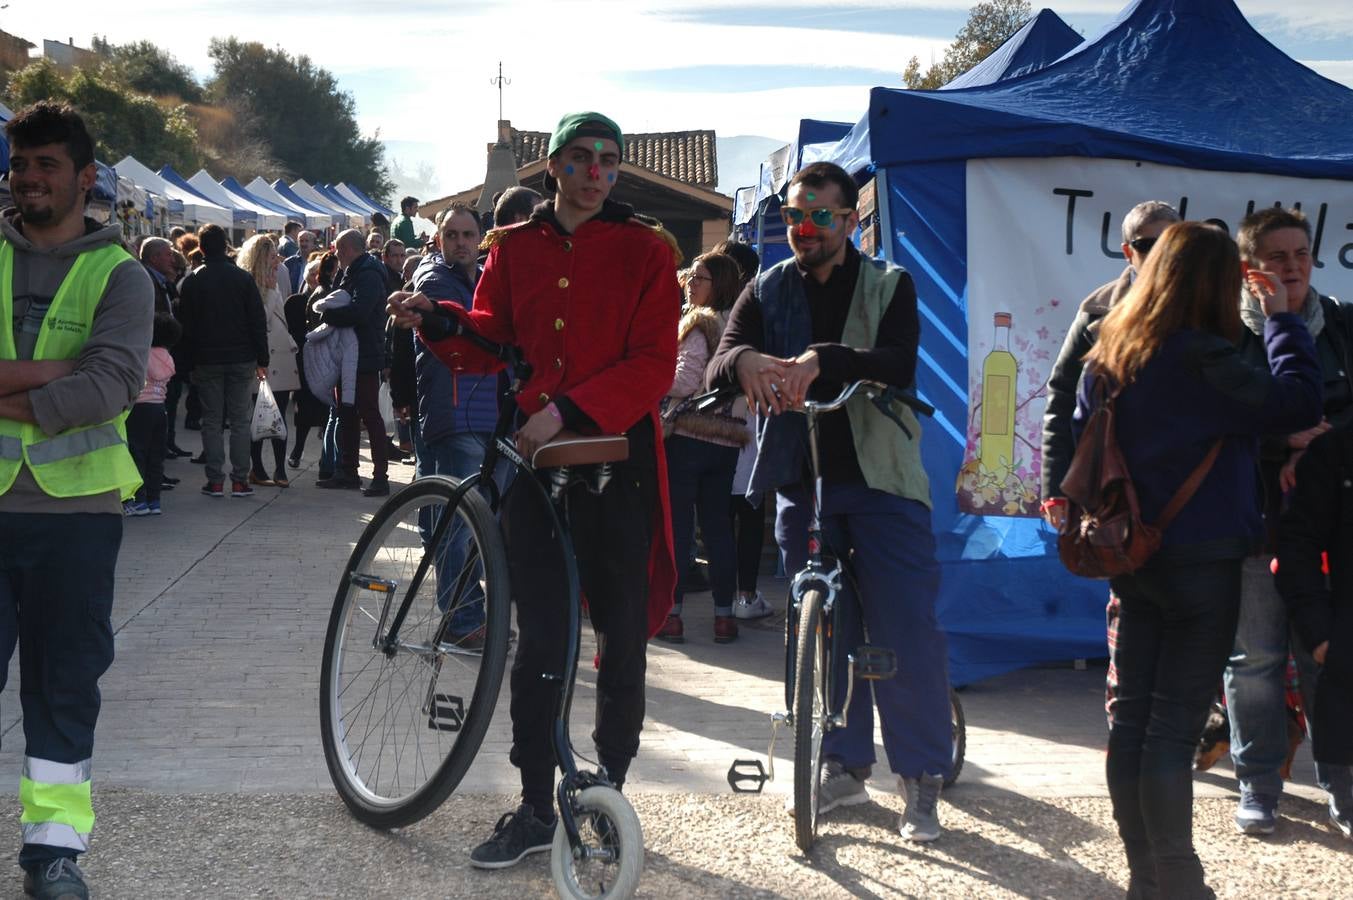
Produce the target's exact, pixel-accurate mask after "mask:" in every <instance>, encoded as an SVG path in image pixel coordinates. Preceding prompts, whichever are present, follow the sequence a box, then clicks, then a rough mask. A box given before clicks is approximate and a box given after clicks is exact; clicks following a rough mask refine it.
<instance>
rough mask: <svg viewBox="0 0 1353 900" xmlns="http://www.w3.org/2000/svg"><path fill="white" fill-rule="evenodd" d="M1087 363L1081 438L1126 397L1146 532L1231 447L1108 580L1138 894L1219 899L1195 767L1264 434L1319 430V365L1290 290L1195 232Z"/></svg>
mask: <svg viewBox="0 0 1353 900" xmlns="http://www.w3.org/2000/svg"><path fill="white" fill-rule="evenodd" d="M1242 279H1243V280H1244V281H1245V282H1246V283H1247V284H1248V285H1249V287H1250V289H1251V291H1252V292H1254V293H1256V294H1257V295H1259V296H1260V297H1261V298H1262V303H1263V307H1264V313H1265V315H1266V316H1267V322H1266V324H1265V326H1264V336H1265V344H1266V347H1267V352H1268V363H1269V371H1267V372H1265V371H1263V370H1260V369H1255V368H1252V367H1250V366H1249V365H1248V364H1246V363H1245V362H1244V361H1243V360H1242V359H1241V358H1240V356H1239V354H1238V353H1237V351H1236V346H1235V343H1234V341H1235V340H1236V338H1237V337H1238V336H1239V334H1240V328H1241V322H1240V312H1239V297H1240V287H1241V282H1242ZM1085 361H1086V369H1085V377H1084V380H1083V382H1082V384H1081V390H1080V397H1079V400H1078V405H1077V408H1076V414H1075V419H1074V422H1073V432H1074V434H1075V436H1076V438H1077V439H1078V440H1079V438H1080V434H1081V430H1082V428H1083V426H1084V424H1085V421H1086V419H1087V418H1088V417H1089V415H1090V413H1091V412H1092V411H1093V408H1094V406H1095V404H1096V403H1097V402H1098V398H1100V397H1101V396H1112V395H1114V393H1115V391H1116V392H1117V394H1116V398H1115V399H1114V414H1115V419H1116V432H1115V434H1116V437H1117V441H1118V445H1119V448H1120V449H1121V450H1122V452H1123V456H1124V459H1125V460H1126V463H1127V467H1128V471H1129V472H1130V473H1131V475H1132V481H1133V484H1134V485H1135V486H1136V489H1137V495H1138V500H1139V502H1140V505H1141V519H1142V521H1143V522H1147V523H1153V522H1155V521H1156V520H1157V519H1159V518H1160V515H1161V511H1162V510H1163V509H1164V507H1165V506H1166V505H1167V504H1168V503H1169V501H1170V499H1171V498H1172V497H1173V496H1174V494H1175V492H1176V491H1177V490H1178V489H1179V487H1180V485H1182V484H1183V483H1184V481H1185V480H1186V479H1187V478H1188V476H1189V475H1190V473H1192V472H1193V470H1194V469H1195V468H1196V467H1198V465H1199V463H1200V462H1202V461H1203V459H1204V458H1205V457H1206V456H1207V455H1208V454H1209V452H1210V450H1211V449H1212V447H1213V445H1214V444H1218V443H1220V448H1219V451H1218V453H1217V455H1216V458H1215V461H1214V462H1213V464H1212V466H1211V468H1210V469H1208V470H1207V474H1206V476H1205V477H1204V479H1203V481H1202V483H1201V485H1200V486H1199V487H1198V489H1197V491H1196V492H1195V493H1194V494H1193V496H1192V498H1191V499H1190V500H1189V501H1188V502H1187V503H1186V504H1185V505H1184V507H1183V509H1182V510H1181V511H1180V512H1179V514H1178V515H1177V516H1176V517H1175V518H1174V520H1173V522H1172V523H1170V525H1169V527H1167V528H1166V529H1165V531H1164V535H1163V539H1162V542H1161V548H1160V550H1159V551H1158V552H1157V553H1156V554H1155V555H1154V556H1153V557H1151V559H1150V560H1148V561H1147V563H1146V564H1145V565H1144V566H1143V567H1142V568H1140V569H1138V570H1137V571H1136V572H1133V573H1132V574H1130V575H1123V576H1119V577H1117V578H1113V579H1111V581H1110V584H1111V586H1112V588H1113V591H1114V593H1115V594H1116V595H1117V596H1118V597H1120V598H1121V599H1122V613H1121V617H1120V619H1119V623H1118V639H1117V643H1116V645H1115V646H1114V647H1112V648H1110V653H1111V656H1112V664H1113V666H1114V668H1115V669H1116V671H1117V673H1118V698H1117V704H1116V705H1115V707H1114V710H1113V720H1112V723H1111V725H1110V731H1109V753H1108V763H1107V767H1106V774H1107V778H1108V785H1109V795H1110V797H1111V798H1112V800H1113V810H1114V819H1115V820H1116V821H1117V822H1118V833H1119V836H1120V837H1121V838H1122V841H1123V846H1124V850H1125V851H1126V854H1127V860H1128V867H1129V870H1130V881H1129V885H1128V896H1129V897H1148V896H1150V897H1156V896H1160V897H1170V898H1174V897H1188V898H1192V897H1211V896H1213V894H1212V892H1211V890H1210V889H1209V888H1208V887H1207V885H1206V883H1205V882H1204V879H1203V867H1202V864H1201V863H1200V862H1199V860H1198V856H1197V854H1196V853H1195V852H1194V850H1193V822H1192V817H1193V781H1192V771H1191V767H1192V760H1193V749H1194V745H1195V744H1196V743H1197V741H1198V735H1199V734H1200V733H1201V732H1202V729H1203V724H1204V721H1205V720H1206V718H1207V713H1208V709H1209V707H1210V705H1211V702H1212V698H1213V697H1214V696H1215V694H1216V691H1217V684H1218V682H1219V681H1220V679H1221V673H1222V669H1223V668H1224V667H1225V665H1226V660H1227V657H1228V655H1229V654H1230V652H1231V645H1232V643H1233V641H1234V639H1235V630H1236V620H1237V616H1238V613H1239V598H1240V573H1241V563H1242V560H1243V559H1244V557H1245V556H1246V554H1247V553H1248V552H1249V551H1250V549H1251V547H1253V546H1254V545H1255V544H1256V542H1257V541H1258V540H1259V538H1260V536H1261V533H1262V523H1261V520H1260V513H1259V503H1258V491H1257V488H1258V485H1257V483H1256V476H1255V457H1256V452H1257V437H1258V435H1260V434H1264V433H1268V432H1278V433H1284V434H1286V433H1290V432H1294V431H1300V430H1301V429H1303V428H1308V427H1310V426H1311V425H1313V424H1315V423H1316V422H1318V421H1319V420H1320V414H1321V406H1320V395H1321V375H1320V367H1319V364H1318V362H1317V360H1316V357H1315V349H1314V344H1313V343H1312V340H1311V336H1310V334H1309V333H1308V332H1307V330H1306V326H1305V325H1304V324H1303V322H1302V319H1301V317H1300V316H1297V315H1294V314H1292V313H1290V312H1288V311H1287V294H1286V290H1285V288H1284V287H1283V284H1282V282H1281V280H1279V279H1278V278H1277V277H1276V276H1275V275H1274V274H1273V273H1271V272H1265V271H1262V270H1259V269H1249V268H1245V269H1243V270H1242V266H1241V262H1240V256H1239V253H1238V251H1237V249H1236V245H1235V242H1234V241H1232V240H1231V238H1230V236H1229V235H1227V234H1226V232H1224V231H1222V230H1221V229H1219V228H1216V227H1214V226H1212V225H1206V224H1202V223H1198V222H1181V223H1179V224H1177V225H1173V226H1171V227H1170V228H1168V229H1167V230H1166V231H1165V233H1164V234H1163V235H1161V238H1160V240H1159V241H1158V242H1157V244H1156V246H1155V248H1154V250H1153V251H1152V253H1151V255H1150V257H1148V258H1147V261H1146V264H1145V265H1144V266H1143V267H1142V270H1141V272H1140V274H1139V275H1138V278H1137V281H1136V283H1135V284H1134V285H1133V287H1132V289H1131V290H1130V291H1129V293H1128V294H1127V295H1126V296H1125V297H1124V298H1123V300H1122V301H1120V302H1119V303H1118V304H1117V305H1116V306H1115V307H1114V308H1113V310H1112V311H1111V312H1110V313H1109V314H1108V315H1107V316H1105V317H1104V320H1103V325H1102V327H1101V329H1100V334H1099V336H1098V338H1097V340H1096V342H1095V346H1094V348H1093V349H1091V351H1090V352H1089V353H1088V354H1086V357H1085Z"/></svg>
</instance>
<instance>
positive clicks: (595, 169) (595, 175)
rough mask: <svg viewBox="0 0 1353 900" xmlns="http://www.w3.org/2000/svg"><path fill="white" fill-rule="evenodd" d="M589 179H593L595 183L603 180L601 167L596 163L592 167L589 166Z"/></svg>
mask: <svg viewBox="0 0 1353 900" xmlns="http://www.w3.org/2000/svg"><path fill="white" fill-rule="evenodd" d="M587 177H588V178H591V179H592V180H593V181H597V180H599V179H600V178H601V166H599V165H597V164H596V163H592V165H590V166H588V167H587Z"/></svg>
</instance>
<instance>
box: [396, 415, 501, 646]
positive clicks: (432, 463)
mask: <svg viewBox="0 0 1353 900" xmlns="http://www.w3.org/2000/svg"><path fill="white" fill-rule="evenodd" d="M492 437H493V436H492V435H489V434H480V433H478V432H460V433H454V434H448V435H445V436H444V437H440V438H436V439H435V440H431V441H425V440H423V435H422V432H421V431H420V430H419V429H418V428H417V427H415V428H414V429H413V441H414V457H415V459H416V462H415V463H414V477H415V478H426V477H427V476H429V475H445V476H447V477H449V478H456V479H461V478H468V477H470V476H471V475H473V474H474V473H476V472H478V471H479V467H480V466H481V465H483V463H484V447H485V445H486V444H488V442H489V441H490V440H491V439H492ZM506 471H507V466H503V467H501V468H500V469H499V478H498V482H499V487H500V488H501V487H502V486H503V475H504V474H505V473H506ZM435 524H436V523H435V521H434V519H433V516H432V509H431V508H430V507H423V509H422V510H421V511H420V512H419V518H418V528H419V531H420V532H421V533H422V535H423V540H424V541H427V540H429V539H430V538H431V537H432V529H433V527H434V526H435ZM459 524H460V523H453V525H452V531H451V534H450V535H449V536H448V538H447V540H446V541H445V542H444V543H443V544H442V546H441V549H440V552H438V553H437V555H436V556H435V557H434V558H433V564H434V565H435V566H436V570H437V606H438V607H439V608H440V609H441V610H442V611H443V612H445V611H446V609H447V608H448V607H449V606H450V605H451V602H452V597H451V592H452V591H453V590H454V589H455V586H456V581H457V579H458V577H459V575H460V570H461V566H463V565H464V564H465V548H466V544H467V543H468V540H469V535H468V534H467V533H466V532H465V531H464V529H463V528H460V527H457V526H458V525H459ZM478 583H479V579H478V578H477V577H476V578H473V579H471V581H470V584H471V587H470V588H469V589H468V590H467V591H466V596H465V597H462V598H461V599H460V601H459V602H458V603H457V605H456V609H455V611H454V612H453V613H452V614H451V633H452V634H453V635H457V636H459V635H463V634H468V633H469V632H471V631H473V630H474V629H476V628H478V627H479V626H480V625H483V624H484V595H483V593H482V592H481V591H480V590H479V588H478Z"/></svg>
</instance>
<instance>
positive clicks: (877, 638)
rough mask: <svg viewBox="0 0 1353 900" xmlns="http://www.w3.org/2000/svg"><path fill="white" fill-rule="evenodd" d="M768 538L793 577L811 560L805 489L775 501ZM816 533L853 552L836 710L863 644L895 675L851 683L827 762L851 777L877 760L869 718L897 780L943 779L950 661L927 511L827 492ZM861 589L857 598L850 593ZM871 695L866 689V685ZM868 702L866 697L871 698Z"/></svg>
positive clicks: (867, 491) (873, 495)
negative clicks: (878, 726) (892, 663)
mask: <svg viewBox="0 0 1353 900" xmlns="http://www.w3.org/2000/svg"><path fill="white" fill-rule="evenodd" d="M776 500H777V505H776V516H775V539H776V541H777V542H778V543H779V545H780V550H781V551H782V552H783V553H784V556H785V569H786V571H788V572H790V573H791V574H792V573H794V572H797V571H798V570H799V569H801V568H803V565H804V562H805V560H806V559H807V555H808V518H809V498H808V496H807V492H806V491H805V490H804V489H803V488H799V487H794V488H790V489H787V490H781V491H780V492H779V493H778V494H777V495H776ZM822 503H823V513H822V532H823V538H824V540H825V541H826V542H827V545H828V546H829V547H830V548H831V550H832V552H834V553H835V554H836V555H837V556H838V557H840V558H842V559H844V558H845V557H846V554H847V553H848V552H852V551H853V565H852V568H853V572H854V578H853V579H852V578H849V577H847V578H843V579H842V586H843V588H844V590H843V591H842V593H841V594H838V595H837V598H836V602H837V603H839V604H842V605H841V607H840V608H841V632H840V635H839V639H840V646H841V647H842V648H843V651H844V652H841V653H838V654H837V656H836V658H835V664H836V669H835V671H836V697H835V701H836V703H838V704H840V703H842V702H843V701H844V700H845V692H846V666H848V665H849V662H848V660H847V658H846V657H847V655H848V654H849V653H850V652H851V651H852V650H853V649H854V648H855V647H857V646H859V645H861V644H864V643H865V630H866V629H867V630H868V634H869V642H870V643H871V644H873V645H874V646H878V647H886V648H888V649H890V650H892V651H893V652H894V653H895V654H897V675H896V676H895V677H893V678H888V679H885V680H883V681H875V682H867V681H866V682H856V684H855V696H854V698H853V699H852V701H851V704H850V708H849V709H848V710H847V711H846V712H847V716H846V719H847V722H846V724H847V727H846V728H838V729H835V730H833V731H829V732H828V733H827V736H826V738H825V739H824V740H823V742H822V752H823V754H824V755H828V756H834V757H837V758H839V759H840V760H841V762H842V763H843V764H844V765H845V766H846V767H847V768H851V769H855V768H864V767H866V766H869V765H872V764H873V762H874V710H873V705H874V703H873V702H871V700H872V701H874V702H877V704H878V710H879V718H880V719H881V720H882V723H883V749H884V751H885V752H886V753H887V755H888V764H889V766H890V767H891V768H892V770H893V771H894V772H896V773H897V774H898V775H901V776H903V777H904V778H919V777H920V776H921V775H945V776H948V774H949V770H950V768H951V767H952V765H953V729H952V725H951V721H950V712H949V656H948V649H947V642H946V641H945V638H944V632H943V631H941V630H940V626H939V622H938V620H937V619H936V617H935V598H936V596H937V595H938V594H939V588H940V567H939V563H938V562H936V560H935V536H934V534H933V532H932V531H931V530H930V510H929V509H927V508H926V506H925V505H924V504H922V503H918V502H917V501H915V500H907V499H904V498H902V497H896V496H893V495H892V494H887V493H884V492H883V491H877V490H874V489H872V488H869V487H866V486H865V485H864V483H863V482H854V483H847V484H829V485H827V486H826V488H825V489H824V490H823V497H822ZM855 586H858V588H859V594H858V595H857V594H856V591H855V590H854V587H855ZM871 683H872V685H873V690H872V691H871V690H870V689H869V686H870V684H871ZM871 694H872V698H871Z"/></svg>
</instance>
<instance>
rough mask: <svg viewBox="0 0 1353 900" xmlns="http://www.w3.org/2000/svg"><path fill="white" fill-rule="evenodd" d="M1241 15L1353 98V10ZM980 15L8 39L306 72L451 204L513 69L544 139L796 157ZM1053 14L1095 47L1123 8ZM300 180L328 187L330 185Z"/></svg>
mask: <svg viewBox="0 0 1353 900" xmlns="http://www.w3.org/2000/svg"><path fill="white" fill-rule="evenodd" d="M1038 5H1039V4H1038V3H1035V9H1037V8H1038ZM1238 5H1239V6H1240V8H1241V10H1242V11H1243V12H1244V13H1245V14H1246V16H1247V17H1248V18H1249V19H1250V22H1251V23H1252V24H1253V25H1254V26H1255V27H1256V28H1257V29H1258V30H1259V31H1260V32H1261V33H1262V34H1264V35H1265V36H1266V37H1267V38H1268V39H1269V40H1270V41H1272V42H1273V43H1274V44H1276V45H1277V46H1278V47H1280V48H1281V49H1282V50H1284V51H1285V52H1287V53H1288V54H1289V55H1291V56H1293V57H1294V58H1296V59H1299V60H1301V61H1303V62H1305V63H1307V64H1308V65H1311V66H1312V67H1313V68H1315V69H1316V70H1317V71H1319V72H1321V73H1322V74H1324V75H1326V76H1327V77H1330V78H1334V79H1335V80H1338V81H1341V82H1342V83H1344V84H1347V85H1349V86H1350V87H1353V2H1349V0H1239V3H1238ZM970 6H971V2H970V0H916V2H911V0H845V2H843V3H840V4H830V3H825V2H823V0H739V2H719V0H679V2H678V0H552V2H548V3H544V2H530V0H507V2H490V0H481V2H478V3H473V4H469V3H464V2H463V0H462V2H456V3H446V2H433V0H396V2H394V3H389V4H373V3H370V2H365V0H363V2H356V0H336V2H332V0H331V2H327V3H323V4H322V5H317V4H309V3H305V2H302V3H290V4H289V3H286V2H285V0H266V2H265V0H229V2H221V0H198V2H196V3H195V4H193V5H192V6H190V7H189V6H185V5H183V4H179V3H172V4H171V3H162V2H137V3H132V4H120V5H119V6H118V8H117V12H116V14H115V15H110V14H109V8H108V6H107V4H106V3H103V2H91V0H65V2H63V3H61V4H60V8H61V17H60V20H59V21H58V20H55V19H54V16H53V15H52V10H53V6H52V4H51V0H9V6H8V8H7V9H4V10H3V11H0V28H3V29H4V30H5V31H8V32H10V33H13V34H18V35H20V36H22V37H25V38H27V39H28V40H30V41H33V42H34V43H37V44H39V45H40V44H41V41H42V39H44V38H47V39H55V40H62V41H64V40H66V39H67V38H70V37H73V38H74V39H75V42H76V44H79V45H82V46H88V45H89V42H90V37H91V35H92V34H94V33H99V34H103V35H105V36H107V37H108V38H109V39H110V40H113V41H115V42H126V41H132V40H140V39H145V40H150V41H153V42H155V43H156V44H159V45H160V46H162V47H165V48H166V49H168V50H170V51H171V52H172V53H174V54H175V55H176V56H177V57H178V58H179V59H180V60H181V61H183V62H184V63H186V64H188V65H189V66H191V67H192V68H193V69H194V70H195V71H197V72H198V73H199V74H200V75H203V76H206V75H208V74H209V73H210V71H211V64H210V60H209V58H208V56H207V42H208V40H209V39H210V38H211V37H213V36H226V35H234V36H236V37H239V38H241V39H244V40H257V41H261V42H263V43H265V44H267V45H269V46H281V47H282V48H283V49H285V50H287V51H288V52H291V53H293V54H306V55H309V56H310V57H311V58H312V59H314V60H315V61H316V62H317V63H318V64H319V65H322V66H324V67H325V68H327V69H329V70H330V71H331V72H333V73H334V75H335V76H336V77H337V78H338V81H339V83H340V85H341V86H342V87H343V89H344V90H347V91H349V92H351V93H352V95H353V97H354V99H355V101H356V105H357V112H358V118H359V124H360V125H361V127H362V128H363V130H364V131H365V132H366V133H368V134H370V133H372V132H375V131H376V130H379V132H380V135H381V137H382V138H383V139H385V140H386V141H387V146H388V149H389V157H390V158H392V159H393V160H394V161H395V162H396V163H398V164H399V165H400V166H401V167H402V168H404V169H406V170H409V171H413V170H415V169H416V168H417V167H418V165H419V164H427V165H430V166H432V169H433V173H434V176H433V180H434V182H435V183H436V186H437V188H438V189H439V190H440V191H441V192H443V193H450V192H452V191H457V190H461V189H464V188H468V187H472V186H474V185H475V184H478V183H479V182H480V181H481V180H482V177H483V172H484V162H485V147H486V144H487V143H488V142H489V141H491V140H493V137H494V134H495V130H494V129H495V121H496V120H497V118H498V96H497V92H496V90H495V89H494V87H493V86H492V85H491V84H490V79H491V78H493V76H494V75H495V74H496V72H497V64H498V61H499V60H500V59H501V60H502V63H503V68H504V74H505V75H506V76H507V77H508V78H510V79H511V80H512V83H511V85H510V86H508V87H507V88H506V91H505V99H504V111H505V115H506V117H507V118H509V119H510V120H511V121H512V123H513V125H515V126H517V127H519V128H525V129H531V130H541V131H548V130H549V129H550V128H551V127H552V126H553V124H554V122H555V121H556V120H557V119H558V117H559V115H560V114H561V113H563V112H567V111H570V110H575V109H580V108H592V109H599V110H601V111H603V112H606V113H607V114H609V115H611V116H612V117H613V118H615V119H616V120H617V121H618V122H619V123H620V125H621V126H622V127H623V128H624V129H625V130H627V131H633V132H642V131H669V130H683V129H694V128H713V129H714V130H715V131H716V132H717V134H718V137H719V138H720V140H721V141H725V142H726V143H729V144H730V145H731V144H732V143H734V142H731V141H730V140H729V139H731V138H734V137H737V136H746V135H757V136H762V137H765V138H770V139H773V140H774V141H778V142H780V143H784V142H787V141H789V140H790V139H791V138H792V137H793V136H794V133H795V130H796V127H797V122H798V120H799V119H800V118H818V119H834V120H849V121H853V120H855V119H858V118H859V116H860V115H861V114H862V113H863V112H864V107H865V104H866V103H867V98H868V89H869V88H870V87H872V86H874V85H878V84H900V73H901V71H902V69H903V68H904V67H905V65H906V63H907V60H908V59H910V57H911V56H912V55H916V56H918V57H920V59H921V62H922V63H923V64H926V63H929V62H930V61H931V60H932V59H935V60H937V59H939V58H940V57H941V56H942V54H943V50H944V47H945V46H947V45H948V44H949V42H950V41H952V39H953V36H954V33H955V32H956V31H957V30H958V28H959V27H960V26H961V25H962V24H963V22H964V21H965V20H966V19H967V14H968V9H969V7H970ZM1051 6H1052V8H1053V9H1055V10H1056V11H1057V13H1058V14H1059V15H1061V16H1062V18H1063V19H1065V20H1066V21H1067V23H1068V24H1070V25H1071V26H1072V27H1073V28H1075V29H1077V30H1078V31H1081V32H1082V33H1084V34H1086V35H1087V36H1092V35H1094V34H1095V33H1096V32H1097V31H1098V30H1099V29H1100V28H1102V27H1103V26H1104V25H1105V24H1107V23H1108V22H1109V21H1111V20H1112V19H1113V18H1114V17H1115V16H1116V15H1117V13H1118V12H1119V10H1120V9H1121V8H1122V3H1121V2H1118V0H1068V2H1066V3H1061V4H1057V3H1053V4H1051ZM73 23H79V24H78V25H77V24H73ZM842 48H844V50H843V49H842ZM565 60H566V61H565ZM742 143H743V144H744V146H753V145H754V143H753V142H742ZM766 143H767V145H768V146H769V145H771V142H769V141H768V142H766ZM747 155H748V154H746V153H744V154H742V156H747ZM761 155H764V154H761ZM142 162H145V163H146V164H147V165H151V167H152V168H155V167H157V166H158V164H159V161H158V160H142ZM729 168H734V169H735V171H728V170H727V169H729ZM297 174H299V175H300V176H301V177H305V178H307V179H311V180H313V179H318V180H324V176H323V173H297ZM720 175H721V182H722V183H723V185H724V186H725V187H726V188H729V187H732V186H736V184H742V183H750V182H751V181H752V180H754V179H755V177H756V170H755V163H754V161H751V160H750V159H740V160H738V161H736V162H733V161H730V164H729V165H727V166H725V170H724V171H721V172H720Z"/></svg>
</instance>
